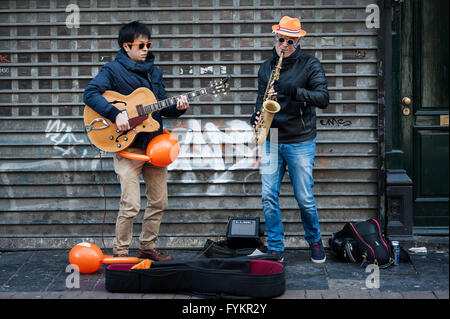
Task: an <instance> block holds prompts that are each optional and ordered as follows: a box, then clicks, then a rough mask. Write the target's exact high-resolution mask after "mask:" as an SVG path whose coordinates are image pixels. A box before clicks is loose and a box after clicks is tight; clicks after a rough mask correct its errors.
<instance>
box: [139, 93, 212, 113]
mask: <svg viewBox="0 0 450 319" xmlns="http://www.w3.org/2000/svg"><path fill="white" fill-rule="evenodd" d="M207 93H208V90H207V89H200V90H196V91H192V92H189V93H186V94H182V95H185V96H186V97H187V98H188V99H192V98H194V97H196V96H200V95H204V94H207ZM180 97H181V95H178V96H174V97H169V98H168V99H165V100H162V101H158V102H156V103H153V104H149V105H145V106H144V107H143V111H144V114H149V113H152V112H155V111H158V110H161V109H163V108H165V107H168V106H170V105H173V104H177V100H178V99H179V98H180ZM142 115H143V114H142Z"/></svg>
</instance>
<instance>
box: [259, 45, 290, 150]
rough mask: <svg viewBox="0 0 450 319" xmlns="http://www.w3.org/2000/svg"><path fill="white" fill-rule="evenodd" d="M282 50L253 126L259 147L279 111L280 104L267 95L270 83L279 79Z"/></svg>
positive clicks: (270, 95) (273, 97)
mask: <svg viewBox="0 0 450 319" xmlns="http://www.w3.org/2000/svg"><path fill="white" fill-rule="evenodd" d="M283 55H284V50H281V53H280V59H279V60H278V63H277V65H276V67H275V69H273V70H272V73H271V74H270V79H269V83H267V87H266V92H265V93H264V99H263V104H262V107H261V114H260V116H259V120H258V123H257V124H256V126H255V142H256V144H258V145H261V144H263V143H264V142H265V140H266V138H267V134H269V129H270V126H271V125H272V120H273V117H274V115H275V113H277V112H278V111H279V110H280V104H279V103H278V102H277V97H276V96H273V95H272V94H269V90H270V89H271V88H272V82H273V81H276V80H278V79H279V78H280V71H281V64H282V62H283Z"/></svg>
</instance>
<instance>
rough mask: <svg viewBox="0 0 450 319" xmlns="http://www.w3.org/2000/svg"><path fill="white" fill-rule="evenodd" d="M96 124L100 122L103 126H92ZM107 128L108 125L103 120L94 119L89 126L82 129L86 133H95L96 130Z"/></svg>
mask: <svg viewBox="0 0 450 319" xmlns="http://www.w3.org/2000/svg"><path fill="white" fill-rule="evenodd" d="M97 122H101V123H102V124H103V126H100V127H94V124H95V123H97ZM108 127H109V123H108V122H106V121H105V119H101V118H99V119H95V120H93V121H92V122H91V124H89V125H86V126H85V127H84V128H85V129H86V131H87V132H90V131H96V130H104V129H105V128H108Z"/></svg>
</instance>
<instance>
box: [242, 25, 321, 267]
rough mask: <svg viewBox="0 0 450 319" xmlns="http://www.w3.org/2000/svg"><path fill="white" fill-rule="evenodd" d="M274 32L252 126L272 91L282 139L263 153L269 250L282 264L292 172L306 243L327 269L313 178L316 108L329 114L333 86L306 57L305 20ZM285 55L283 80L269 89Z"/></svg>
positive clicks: (315, 61)
mask: <svg viewBox="0 0 450 319" xmlns="http://www.w3.org/2000/svg"><path fill="white" fill-rule="evenodd" d="M272 30H273V33H275V46H274V48H273V50H272V52H273V56H272V58H270V59H268V60H267V61H265V62H264V63H262V64H261V66H260V69H259V72H258V97H257V99H256V110H255V113H254V114H253V115H252V117H251V120H250V123H251V125H252V126H253V127H256V126H257V124H258V121H259V120H260V118H259V115H260V111H261V106H262V104H263V102H264V96H265V95H266V94H265V93H266V90H269V92H268V95H269V96H276V99H277V102H278V103H279V104H280V110H279V112H277V113H276V114H275V116H274V118H273V121H272V124H271V131H276V132H275V133H278V134H274V135H273V136H276V135H278V139H277V140H272V139H271V138H270V136H272V134H270V135H268V137H267V139H266V141H265V143H264V144H263V145H262V147H263V148H264V150H265V152H262V157H261V168H260V171H261V182H262V191H261V197H262V206H263V211H264V218H265V224H266V232H267V236H268V237H267V245H268V249H269V254H271V255H273V256H275V257H277V259H278V260H280V261H282V260H283V251H284V230H283V222H282V215H281V211H280V205H279V194H280V186H281V181H282V179H283V176H284V174H285V172H286V166H287V169H288V170H289V176H290V180H291V183H292V186H293V189H294V195H295V199H296V201H297V203H298V206H299V209H300V217H301V221H302V225H303V229H304V232H305V240H306V241H307V242H308V244H309V246H310V248H311V260H312V261H313V262H314V263H323V262H325V260H326V255H325V251H324V248H323V244H322V236H321V232H320V228H319V217H318V213H317V206H316V202H315V199H314V194H313V192H312V187H313V185H314V180H313V175H312V172H313V165H314V155H315V150H316V112H315V108H316V107H319V108H321V109H325V108H326V107H327V106H328V102H329V97H328V84H327V80H326V78H325V73H324V70H323V68H322V65H321V63H320V62H319V60H318V59H317V58H315V57H313V56H311V55H309V54H306V53H303V52H302V50H301V48H300V39H301V38H302V37H304V36H305V34H306V31H305V30H303V29H302V28H301V23H300V20H299V19H297V18H291V17H289V16H284V17H283V18H281V20H280V22H279V24H277V25H274V26H272ZM282 51H284V55H283V60H282V67H281V72H280V74H279V79H278V80H275V81H273V83H268V81H269V79H270V77H271V74H272V69H273V68H274V67H275V66H276V65H277V62H278V61H279V59H280V54H281V52H282ZM268 84H269V85H268Z"/></svg>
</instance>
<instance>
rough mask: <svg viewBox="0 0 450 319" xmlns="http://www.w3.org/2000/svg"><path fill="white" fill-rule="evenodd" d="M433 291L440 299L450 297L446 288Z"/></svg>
mask: <svg viewBox="0 0 450 319" xmlns="http://www.w3.org/2000/svg"><path fill="white" fill-rule="evenodd" d="M433 293H434V294H435V296H436V297H437V298H438V299H449V297H448V290H447V291H445V290H438V291H433Z"/></svg>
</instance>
